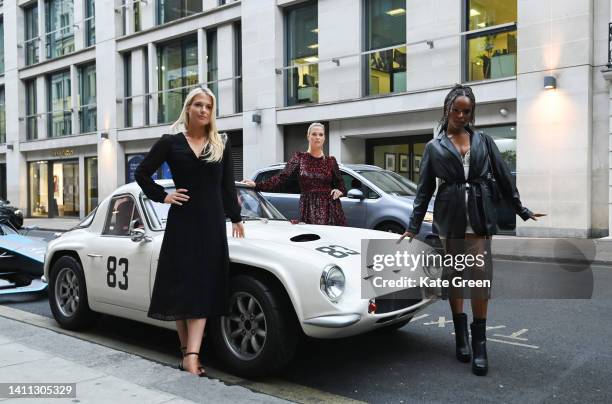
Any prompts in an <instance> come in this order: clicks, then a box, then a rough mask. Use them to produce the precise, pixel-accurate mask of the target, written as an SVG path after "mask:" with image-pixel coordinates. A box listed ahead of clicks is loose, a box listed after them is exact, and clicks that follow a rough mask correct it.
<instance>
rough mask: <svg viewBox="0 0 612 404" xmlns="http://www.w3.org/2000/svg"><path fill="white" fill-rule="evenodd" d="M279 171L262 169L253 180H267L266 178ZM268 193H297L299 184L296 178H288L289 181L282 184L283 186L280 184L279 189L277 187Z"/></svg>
mask: <svg viewBox="0 0 612 404" xmlns="http://www.w3.org/2000/svg"><path fill="white" fill-rule="evenodd" d="M280 172H281V170H280V169H275V170H269V171H264V172H262V173H259V174H257V177H255V182H260V181H265V180H268V179H270V178H272V177H274V176H275V175H276V174H278V173H280ZM270 193H275V194H299V193H300V184H299V183H298V181H297V179H291V180H289V183H288V184H286V185H284V186H282V187H281V189H279V190H278V191H273V192H270Z"/></svg>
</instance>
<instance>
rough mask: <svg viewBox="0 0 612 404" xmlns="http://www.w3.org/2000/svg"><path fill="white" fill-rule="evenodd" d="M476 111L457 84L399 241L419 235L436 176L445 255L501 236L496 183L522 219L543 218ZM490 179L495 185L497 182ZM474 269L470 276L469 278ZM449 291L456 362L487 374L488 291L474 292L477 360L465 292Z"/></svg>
mask: <svg viewBox="0 0 612 404" xmlns="http://www.w3.org/2000/svg"><path fill="white" fill-rule="evenodd" d="M475 107H476V100H475V98H474V94H473V93H472V89H471V88H470V87H467V86H462V85H459V84H458V85H455V86H454V87H453V88H452V90H451V91H450V92H449V93H448V95H447V96H446V99H445V100H444V115H443V117H442V120H441V121H440V132H439V133H438V135H437V136H436V137H435V138H434V139H433V140H431V141H429V142H428V143H427V145H426V147H425V152H424V153H423V158H422V161H421V166H420V173H421V177H420V180H419V185H418V188H417V192H416V197H415V199H414V210H413V212H412V217H411V218H410V223H409V225H408V229H406V232H405V233H404V234H403V235H402V236H401V238H400V240H402V239H403V238H405V237H410V238H413V237H415V235H416V234H418V232H419V229H420V227H421V223H422V222H423V218H424V216H425V213H426V212H427V206H428V205H429V201H430V200H431V197H432V195H433V193H434V191H435V190H436V178H439V179H440V181H441V184H440V186H439V189H438V193H437V194H436V200H435V203H434V224H435V225H436V226H437V228H438V233H439V235H440V238H441V239H442V240H443V242H444V246H445V250H446V253H450V254H459V253H466V252H469V253H472V254H474V253H484V252H485V249H486V248H488V247H487V246H488V243H487V242H486V240H487V239H490V238H491V236H492V235H493V234H496V233H497V224H496V222H497V218H496V213H495V205H494V203H493V200H494V197H495V195H494V193H497V191H496V190H495V189H494V186H493V185H494V184H496V187H497V188H498V191H499V194H501V197H502V198H503V199H505V200H507V201H509V202H510V203H511V205H512V206H513V207H514V210H515V211H516V213H517V214H518V215H519V216H520V217H521V218H522V219H523V220H527V219H533V220H537V219H536V218H537V217H540V216H544V215H543V214H539V213H533V212H531V211H530V210H529V209H527V208H526V207H524V206H523V205H522V204H521V200H520V196H519V193H518V190H517V189H516V186H515V185H514V182H513V181H512V177H511V174H510V171H509V170H508V167H507V166H506V164H505V162H504V161H503V159H502V157H501V154H500V152H499V150H498V148H497V146H496V145H495V142H494V141H493V140H492V139H491V138H490V137H489V136H487V135H484V134H481V133H475V132H474V130H473V125H474V110H475ZM491 178H494V179H495V181H494V182H492V181H491ZM468 250H469V251H468ZM488 256H489V257H490V251H489V255H488ZM474 269H475V267H474V268H468V269H466V270H464V271H455V272H453V276H458V277H468V276H472V277H474V276H476V277H477V275H474V274H475V273H476V272H474V271H473V270H474ZM469 270H470V271H472V273H471V274H468V272H469ZM451 272H452V271H451ZM488 275H489V276H490V272H489V273H488ZM445 292H446V293H448V294H449V303H450V307H451V310H452V313H453V323H454V325H455V340H456V349H457V350H456V355H457V359H458V360H459V361H461V362H469V361H470V359H472V371H473V372H474V374H476V375H479V376H483V375H485V374H486V373H487V370H488V361H487V351H486V333H485V331H486V318H487V303H488V299H489V289H488V288H487V289H484V291H483V289H474V290H471V292H472V294H471V298H472V299H471V300H472V313H473V316H474V321H473V322H472V324H471V326H470V328H471V330H472V350H473V357H472V354H471V352H470V344H469V335H468V331H467V315H466V314H465V313H464V312H463V297H464V294H462V293H464V291H463V292H462V291H461V290H460V289H459V290H453V288H451V289H450V290H447V291H445ZM471 357H472V358H471Z"/></svg>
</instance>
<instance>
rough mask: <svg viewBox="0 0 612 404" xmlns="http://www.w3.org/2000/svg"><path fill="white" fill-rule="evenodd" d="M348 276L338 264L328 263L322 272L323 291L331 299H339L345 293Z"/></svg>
mask: <svg viewBox="0 0 612 404" xmlns="http://www.w3.org/2000/svg"><path fill="white" fill-rule="evenodd" d="M345 281H346V278H345V277H344V272H342V269H340V267H339V266H337V265H328V266H326V267H325V269H323V273H322V274H321V291H322V292H323V293H325V295H326V296H327V297H328V298H329V299H330V300H338V299H339V298H340V296H342V294H343V293H344V286H345Z"/></svg>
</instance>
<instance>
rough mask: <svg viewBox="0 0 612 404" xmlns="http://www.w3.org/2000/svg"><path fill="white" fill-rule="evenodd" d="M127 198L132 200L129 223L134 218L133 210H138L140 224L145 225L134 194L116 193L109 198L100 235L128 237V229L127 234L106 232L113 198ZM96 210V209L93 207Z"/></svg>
mask: <svg viewBox="0 0 612 404" xmlns="http://www.w3.org/2000/svg"><path fill="white" fill-rule="evenodd" d="M126 197H127V198H129V199H131V200H132V203H133V205H132V214H131V215H130V221H129V223H132V221H133V220H134V212H138V215H139V219H140V220H141V222H142V225H143V226H145V221H144V220H143V215H142V212H141V211H140V209H139V208H138V201H137V200H136V198H134V195H132V194H130V193H126V194H118V195H114V196H113V197H112V198H111V200H110V201H109V203H108V208H107V211H106V217H105V218H104V226H102V231H101V232H100V237H119V238H130V237H131V235H130V234H129V230H128V234H127V235H119V234H108V233H106V231H107V228H108V225H109V224H110V219H111V217H112V209H113V207H114V205H113V203H114V201H115V200H117V199H121V198H126ZM94 210H97V209H94ZM145 231H146V227H145Z"/></svg>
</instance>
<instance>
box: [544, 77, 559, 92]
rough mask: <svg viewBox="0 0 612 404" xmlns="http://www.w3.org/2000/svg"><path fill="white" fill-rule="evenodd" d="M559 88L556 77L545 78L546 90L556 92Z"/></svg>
mask: <svg viewBox="0 0 612 404" xmlns="http://www.w3.org/2000/svg"><path fill="white" fill-rule="evenodd" d="M555 88H557V78H556V77H555V76H544V89H545V90H554V89H555Z"/></svg>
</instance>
